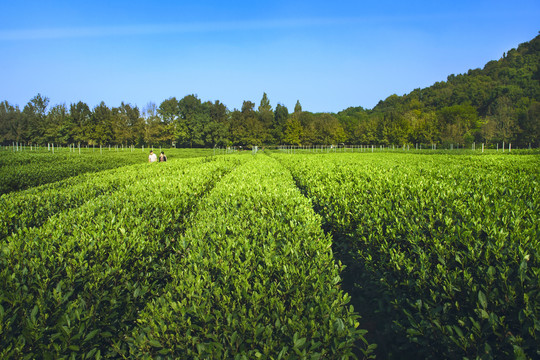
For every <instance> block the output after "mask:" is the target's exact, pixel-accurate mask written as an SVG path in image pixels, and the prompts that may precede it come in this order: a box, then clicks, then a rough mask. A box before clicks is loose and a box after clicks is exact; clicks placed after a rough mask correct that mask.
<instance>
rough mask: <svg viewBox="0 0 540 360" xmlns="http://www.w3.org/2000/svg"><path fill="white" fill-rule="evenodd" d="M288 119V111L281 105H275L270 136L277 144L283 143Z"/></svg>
mask: <svg viewBox="0 0 540 360" xmlns="http://www.w3.org/2000/svg"><path fill="white" fill-rule="evenodd" d="M288 118H289V110H288V109H287V107H286V106H284V105H282V104H279V103H278V104H277V105H276V109H275V110H274V124H273V127H272V133H273V134H272V135H273V138H274V139H275V141H276V142H277V143H283V141H284V135H285V127H286V125H287V119H288Z"/></svg>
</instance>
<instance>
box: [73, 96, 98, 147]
mask: <svg viewBox="0 0 540 360" xmlns="http://www.w3.org/2000/svg"><path fill="white" fill-rule="evenodd" d="M69 116H70V118H71V123H72V127H71V138H72V139H73V141H75V142H77V143H86V144H88V143H89V142H90V140H91V139H92V138H93V126H92V120H91V116H92V112H91V111H90V108H89V107H88V105H87V104H85V103H84V102H82V101H79V102H78V103H76V104H71V105H70V107H69Z"/></svg>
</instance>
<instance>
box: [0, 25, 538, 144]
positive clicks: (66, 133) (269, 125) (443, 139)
mask: <svg viewBox="0 0 540 360" xmlns="http://www.w3.org/2000/svg"><path fill="white" fill-rule="evenodd" d="M539 64H540V36H537V37H536V38H534V39H533V40H531V41H530V42H527V43H524V44H520V45H519V47H518V48H517V49H512V50H510V51H508V53H506V54H503V57H502V58H501V59H499V60H494V61H490V62H488V63H487V64H486V65H485V66H484V68H483V69H474V70H469V71H468V72H467V73H466V74H459V75H450V76H448V78H447V81H444V82H437V83H435V84H434V85H432V86H430V87H427V88H424V89H415V90H413V91H412V92H411V93H409V94H406V95H403V96H398V95H391V96H389V97H388V98H386V99H385V100H382V101H380V102H379V103H378V104H377V105H376V106H375V107H374V108H373V109H370V110H369V109H364V108H362V107H351V108H348V109H345V110H343V111H340V112H338V113H312V112H309V111H304V110H303V109H302V106H301V104H300V102H299V101H297V102H296V105H295V107H294V109H293V111H292V112H290V111H289V109H288V108H287V107H286V106H285V105H283V104H279V103H278V104H277V105H276V106H275V108H273V107H272V105H271V103H270V100H269V98H268V96H267V94H266V93H263V95H262V99H261V100H260V102H259V105H258V106H257V105H256V104H255V103H253V102H251V101H244V102H243V105H242V108H241V109H234V110H229V109H228V108H227V107H226V106H225V105H224V104H223V103H221V102H220V101H219V100H216V101H214V102H211V101H206V102H203V101H202V100H201V99H199V98H198V97H197V96H196V95H193V94H192V95H187V96H185V97H183V98H181V99H179V100H178V99H177V98H175V97H171V98H169V99H167V100H164V101H162V102H161V103H160V104H159V106H158V105H156V104H154V103H149V104H147V105H146V106H145V107H144V108H143V109H142V111H141V110H140V109H139V108H138V107H137V106H133V105H131V104H125V103H123V102H122V103H121V104H120V106H118V107H112V108H109V107H108V106H107V105H106V104H105V103H104V102H101V103H100V104H99V105H97V106H95V107H94V108H93V109H91V108H90V107H89V106H88V105H87V104H86V103H84V102H82V101H79V102H78V103H75V104H70V105H69V107H68V106H66V105H65V104H60V105H55V106H52V107H49V99H48V98H47V97H46V96H43V95H41V94H38V95H36V96H35V97H34V98H32V99H31V100H30V101H29V102H28V103H27V104H26V105H25V106H24V108H23V109H22V110H20V108H19V107H18V106H17V105H12V104H10V103H9V102H8V101H3V102H1V103H0V143H2V144H3V145H8V144H11V143H12V142H19V143H33V144H46V143H51V142H52V143H58V144H73V143H79V144H81V145H105V144H109V145H114V144H116V145H125V146H131V145H135V146H143V145H164V146H176V147H214V146H231V145H235V146H262V145H272V144H290V145H320V144H341V143H343V144H354V145H360V144H365V145H372V144H376V145H391V144H396V145H403V144H415V143H420V144H432V143H437V144H463V145H467V144H470V143H472V142H478V143H480V142H481V143H486V144H495V143H499V142H503V141H505V142H507V143H509V142H511V143H513V144H515V146H522V147H525V146H528V145H529V144H530V145H532V146H534V147H538V146H540V69H539V66H538V65H539Z"/></svg>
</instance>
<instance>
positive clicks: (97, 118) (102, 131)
mask: <svg viewBox="0 0 540 360" xmlns="http://www.w3.org/2000/svg"><path fill="white" fill-rule="evenodd" d="M91 121H92V124H93V128H94V131H93V138H92V140H94V141H95V142H96V143H97V144H100V145H106V144H111V143H113V142H114V141H115V139H114V131H113V116H112V111H111V109H109V108H108V107H107V105H105V102H103V101H102V102H101V103H100V104H99V105H98V106H96V107H95V108H94V109H93V111H92V120H91Z"/></svg>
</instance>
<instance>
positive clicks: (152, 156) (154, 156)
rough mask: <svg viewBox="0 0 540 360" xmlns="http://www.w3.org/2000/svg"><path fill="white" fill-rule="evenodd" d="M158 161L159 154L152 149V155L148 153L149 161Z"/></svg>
mask: <svg viewBox="0 0 540 360" xmlns="http://www.w3.org/2000/svg"><path fill="white" fill-rule="evenodd" d="M156 161H157V156H156V154H154V152H153V151H152V150H150V155H148V162H149V163H153V162H156Z"/></svg>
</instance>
